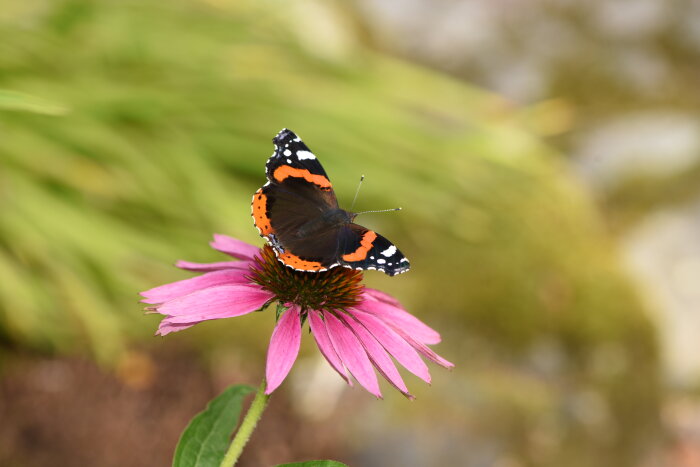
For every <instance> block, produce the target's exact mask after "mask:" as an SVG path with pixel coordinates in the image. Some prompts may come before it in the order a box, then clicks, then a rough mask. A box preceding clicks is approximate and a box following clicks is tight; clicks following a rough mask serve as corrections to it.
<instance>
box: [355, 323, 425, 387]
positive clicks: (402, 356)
mask: <svg viewBox="0 0 700 467" xmlns="http://www.w3.org/2000/svg"><path fill="white" fill-rule="evenodd" d="M352 314H353V316H354V317H355V318H357V320H358V321H359V322H360V323H362V324H363V325H364V326H365V327H366V328H367V330H368V331H369V332H371V333H372V335H373V336H374V337H375V338H376V339H377V340H378V341H379V343H380V344H382V345H383V346H384V348H385V349H386V350H387V352H389V354H391V355H392V356H393V357H394V358H395V359H396V360H397V361H398V362H399V363H400V364H402V365H403V366H404V367H406V369H407V370H408V371H410V372H411V373H413V374H414V375H416V376H418V377H419V378H420V379H422V380H423V381H425V382H426V383H428V384H430V381H431V379H430V372H429V371H428V366H427V365H426V364H425V362H424V361H423V360H422V359H421V358H420V355H418V352H416V350H415V349H414V348H413V347H412V346H411V345H410V344H409V343H408V342H406V341H405V340H403V338H402V337H401V336H399V335H398V334H396V333H395V332H394V331H393V330H392V329H391V328H390V327H389V326H388V325H386V324H384V322H383V321H382V320H380V319H379V318H377V317H375V316H373V315H371V314H369V313H365V312H364V311H360V310H353V311H352Z"/></svg>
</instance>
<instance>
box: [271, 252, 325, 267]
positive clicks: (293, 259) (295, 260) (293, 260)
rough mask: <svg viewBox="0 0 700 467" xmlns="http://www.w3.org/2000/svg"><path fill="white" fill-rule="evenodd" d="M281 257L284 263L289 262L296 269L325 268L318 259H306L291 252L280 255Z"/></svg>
mask: <svg viewBox="0 0 700 467" xmlns="http://www.w3.org/2000/svg"><path fill="white" fill-rule="evenodd" d="M279 259H281V260H282V262H283V263H284V264H287V265H289V266H291V267H293V268H294V269H301V270H302V271H318V270H319V269H323V265H322V264H321V263H317V262H316V261H304V260H303V259H301V258H299V257H298V256H296V255H293V254H291V253H289V252H285V253H282V254H281V255H279Z"/></svg>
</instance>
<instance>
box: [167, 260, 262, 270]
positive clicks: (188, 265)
mask: <svg viewBox="0 0 700 467" xmlns="http://www.w3.org/2000/svg"><path fill="white" fill-rule="evenodd" d="M175 266H177V267H178V268H180V269H185V270H187V271H197V272H208V271H220V270H222V269H243V270H246V271H247V270H249V269H250V261H219V262H217V263H193V262H191V261H182V260H180V261H178V262H177V263H175Z"/></svg>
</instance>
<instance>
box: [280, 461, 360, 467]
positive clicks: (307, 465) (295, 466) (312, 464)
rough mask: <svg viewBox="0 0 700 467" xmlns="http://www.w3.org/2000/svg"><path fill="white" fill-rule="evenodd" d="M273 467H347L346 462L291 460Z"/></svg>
mask: <svg viewBox="0 0 700 467" xmlns="http://www.w3.org/2000/svg"><path fill="white" fill-rule="evenodd" d="M275 467H348V466H347V465H346V464H343V463H342V462H338V461H306V462H292V463H291V464H280V465H277V466H275Z"/></svg>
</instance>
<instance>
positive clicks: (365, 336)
mask: <svg viewBox="0 0 700 467" xmlns="http://www.w3.org/2000/svg"><path fill="white" fill-rule="evenodd" d="M340 319H341V320H342V321H343V322H344V323H345V324H346V325H347V326H348V327H349V328H350V329H352V331H353V332H354V333H355V336H357V338H358V339H360V342H361V343H362V346H363V347H364V348H365V351H366V352H367V355H368V356H369V359H370V360H371V361H372V363H373V364H374V366H375V367H376V368H377V370H378V371H379V373H380V374H381V375H382V376H383V377H384V378H385V379H386V380H387V381H389V382H390V383H391V384H392V385H393V386H394V387H395V388H396V389H398V390H399V391H401V392H402V393H403V394H404V395H406V396H407V397H408V398H409V399H413V398H414V397H413V396H412V395H411V394H409V392H408V388H407V387H406V383H404V382H403V379H402V378H401V375H400V374H399V371H398V370H397V369H396V366H395V365H394V362H392V361H391V358H390V357H389V355H387V353H386V350H384V347H382V346H381V344H380V343H379V342H377V339H375V338H374V336H372V334H371V333H370V332H369V331H368V330H367V329H366V328H365V327H364V326H363V325H362V324H360V323H359V322H357V321H355V320H354V319H353V318H352V316H347V315H345V316H341V318H340Z"/></svg>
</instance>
